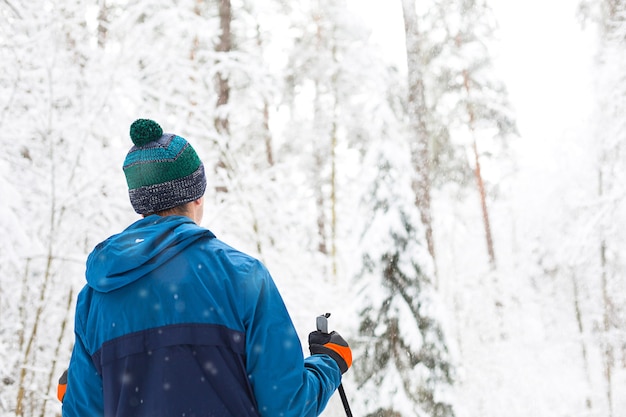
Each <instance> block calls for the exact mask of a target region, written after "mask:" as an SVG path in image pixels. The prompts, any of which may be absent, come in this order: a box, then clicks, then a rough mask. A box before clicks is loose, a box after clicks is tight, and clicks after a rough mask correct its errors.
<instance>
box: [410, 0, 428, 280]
mask: <svg viewBox="0 0 626 417" xmlns="http://www.w3.org/2000/svg"><path fill="white" fill-rule="evenodd" d="M402 11H403V16H404V32H405V36H406V57H407V64H408V90H409V91H408V116H409V123H410V127H411V132H412V133H413V140H411V142H410V149H411V161H412V165H413V181H412V187H413V192H414V194H415V206H416V207H417V209H418V210H419V213H420V219H421V221H422V223H423V226H424V231H425V232H424V233H425V236H424V237H425V239H426V244H427V247H428V253H429V254H430V256H431V257H432V259H433V261H434V264H435V286H436V285H437V284H436V283H437V271H436V256H435V242H434V237H433V226H432V213H431V198H430V186H431V162H430V145H429V132H428V127H427V124H426V114H427V113H428V107H427V105H426V98H425V94H424V78H423V72H422V71H423V68H424V65H423V64H422V61H423V60H422V57H421V54H422V51H421V46H420V42H419V40H420V33H419V28H418V23H417V13H416V11H415V0H402Z"/></svg>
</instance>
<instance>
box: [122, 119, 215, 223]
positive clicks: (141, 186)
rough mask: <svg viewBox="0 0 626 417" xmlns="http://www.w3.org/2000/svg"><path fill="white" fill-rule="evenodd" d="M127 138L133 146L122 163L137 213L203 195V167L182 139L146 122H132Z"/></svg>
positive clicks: (163, 207) (150, 212)
mask: <svg viewBox="0 0 626 417" xmlns="http://www.w3.org/2000/svg"><path fill="white" fill-rule="evenodd" d="M130 138H131V140H132V141H133V143H134V144H135V145H134V146H133V147H132V148H131V149H130V151H128V155H126V159H125V160H124V175H126V183H127V184H128V195H129V197H130V203H131V204H132V205H133V208H134V209H135V211H136V212H137V213H139V214H152V213H157V212H160V211H163V210H167V209H171V208H173V207H177V206H180V205H182V204H185V203H189V202H191V201H194V200H197V199H199V198H200V197H202V196H203V195H204V191H205V190H206V175H205V173H204V166H203V165H202V161H200V158H199V157H198V155H197V154H196V151H195V150H194V149H193V147H192V146H191V145H190V144H189V142H187V141H186V140H185V139H184V138H182V137H180V136H177V135H174V134H171V133H163V129H161V126H159V124H158V123H156V122H155V121H153V120H148V119H139V120H136V121H135V122H133V124H132V125H131V126H130Z"/></svg>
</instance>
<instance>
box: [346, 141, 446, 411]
mask: <svg viewBox="0 0 626 417" xmlns="http://www.w3.org/2000/svg"><path fill="white" fill-rule="evenodd" d="M385 142H386V143H384V144H381V146H384V149H383V148H377V149H376V150H375V151H373V152H372V155H370V157H371V158H373V160H372V162H373V161H375V163H374V164H373V165H374V166H376V167H377V168H378V169H377V171H376V174H375V177H374V178H373V179H372V183H371V189H370V190H369V193H367V195H369V196H370V199H369V200H368V201H367V203H366V204H365V205H366V206H367V207H368V208H370V210H371V212H370V215H371V218H370V221H369V222H368V226H367V229H366V230H365V232H364V234H363V236H362V239H361V244H362V247H363V260H362V265H363V269H362V270H361V271H360V273H359V274H358V276H357V290H358V294H359V306H361V307H360V308H361V310H360V312H359V317H360V327H359V335H360V338H359V344H358V346H357V347H356V350H357V352H359V353H358V357H359V367H355V374H356V379H357V382H358V383H359V390H360V393H361V394H362V397H363V398H364V401H365V406H366V410H367V412H369V413H370V414H369V415H371V416H377V417H391V416H413V415H419V416H426V415H429V416H442V417H443V416H454V414H455V413H454V410H453V406H452V403H451V396H450V395H451V388H452V384H453V380H454V377H453V375H454V371H453V366H452V364H451V359H450V354H449V352H448V348H447V345H446V340H445V336H444V332H443V329H442V324H441V322H440V320H441V319H442V317H441V316H440V315H439V314H440V313H439V311H440V306H439V305H438V301H437V297H436V292H435V290H434V283H433V266H432V258H431V257H430V255H429V253H428V248H427V245H426V243H425V242H424V238H423V234H422V231H421V230H420V229H421V227H422V226H421V221H420V219H419V215H418V213H417V211H416V208H415V206H414V205H413V202H412V201H411V199H410V197H409V198H407V196H410V195H411V193H410V192H409V193H407V191H408V190H410V178H408V177H407V175H406V174H407V173H408V172H410V170H407V169H406V168H407V167H409V166H410V161H409V160H407V159H405V160H403V159H402V158H400V157H399V156H398V155H408V153H407V152H405V149H403V148H404V147H403V146H402V145H394V144H393V143H391V141H385Z"/></svg>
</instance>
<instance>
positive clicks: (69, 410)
mask: <svg viewBox="0 0 626 417" xmlns="http://www.w3.org/2000/svg"><path fill="white" fill-rule="evenodd" d="M76 320H77V321H76V329H80V328H81V327H80V326H79V322H78V316H77V319H76ZM102 404H103V398H102V378H101V377H100V375H99V374H98V372H97V371H96V367H95V366H94V364H93V362H92V361H91V355H90V354H89V353H88V352H87V350H86V349H85V346H84V344H83V341H82V340H81V338H80V336H79V334H78V333H76V341H75V343H74V349H73V351H72V357H71V359H70V365H69V368H68V371H67V390H66V392H65V398H64V399H63V409H62V410H63V412H62V414H63V417H85V416H90V417H99V416H103V415H104V410H103V409H102Z"/></svg>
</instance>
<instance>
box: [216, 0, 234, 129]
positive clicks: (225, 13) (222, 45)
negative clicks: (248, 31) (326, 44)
mask: <svg viewBox="0 0 626 417" xmlns="http://www.w3.org/2000/svg"><path fill="white" fill-rule="evenodd" d="M219 14H220V29H221V33H220V41H219V43H218V44H217V47H216V48H215V50H216V51H217V52H220V53H222V54H226V53H227V52H230V50H231V47H232V37H231V31H230V25H231V22H232V18H233V16H232V8H231V4H230V0H220V2H219ZM220 59H224V57H220ZM216 84H217V105H216V108H218V109H219V108H220V107H222V106H225V105H227V104H228V101H229V98H230V85H229V83H228V77H227V76H226V75H225V74H223V73H222V72H218V73H217V75H216ZM215 129H216V130H217V131H218V132H219V133H224V134H227V133H229V131H230V126H229V121H228V116H227V115H225V114H224V113H223V112H220V111H219V110H218V116H217V117H216V118H215Z"/></svg>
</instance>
